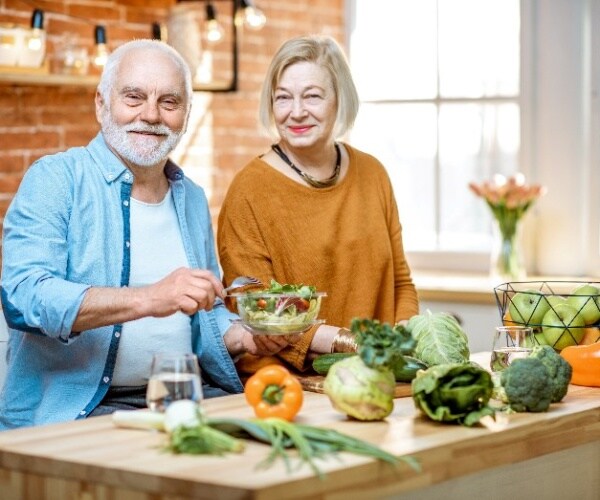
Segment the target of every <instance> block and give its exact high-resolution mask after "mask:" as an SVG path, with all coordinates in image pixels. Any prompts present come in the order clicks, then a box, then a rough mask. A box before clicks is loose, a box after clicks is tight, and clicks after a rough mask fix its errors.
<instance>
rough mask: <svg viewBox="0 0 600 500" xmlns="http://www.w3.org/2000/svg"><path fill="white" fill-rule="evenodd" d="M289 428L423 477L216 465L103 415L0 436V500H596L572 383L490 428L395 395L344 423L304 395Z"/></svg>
mask: <svg viewBox="0 0 600 500" xmlns="http://www.w3.org/2000/svg"><path fill="white" fill-rule="evenodd" d="M488 356H489V354H488ZM204 406H205V409H206V411H207V412H208V413H209V414H210V415H219V416H230V417H238V418H248V417H251V416H252V414H251V409H250V408H249V407H248V406H247V405H246V403H245V401H244V398H243V396H242V395H236V396H228V397H224V398H218V399H211V400H207V401H205V402H204ZM297 422H301V423H308V424H313V425H318V426H324V427H335V428H336V429H337V430H339V431H341V432H344V433H347V434H351V435H353V436H356V437H360V438H362V439H365V440H367V441H370V442H372V443H375V444H377V445H380V446H382V447H383V448H385V449H386V450H388V451H390V452H392V453H394V454H396V455H398V456H400V455H411V456H413V457H415V458H416V459H418V460H419V462H420V463H421V467H422V470H421V472H415V471H413V470H412V469H410V468H409V467H408V466H407V465H405V464H401V465H400V466H399V467H398V468H394V467H392V466H389V465H387V464H384V463H381V462H377V461H374V460H372V459H369V458H365V457H359V456H355V455H350V454H342V455H340V457H339V459H330V460H328V461H325V462H320V466H321V467H322V469H323V471H324V472H325V473H326V477H325V479H320V478H319V477H318V476H316V475H315V474H314V473H313V472H312V471H311V470H310V469H309V468H308V467H302V468H300V469H299V470H295V471H293V472H292V473H289V472H287V471H286V469H285V466H284V464H283V463H281V462H280V461H278V462H276V463H275V464H274V465H273V466H272V467H271V468H269V469H266V470H257V469H256V464H257V463H259V462H260V461H262V460H264V458H265V457H266V456H267V454H268V451H269V448H268V447H267V446H265V445H262V444H258V443H254V442H249V444H248V446H247V448H246V450H245V451H244V453H242V454H230V455H227V456H224V457H213V456H187V455H186V456H183V455H180V456H174V455H170V454H168V453H166V452H164V451H162V450H161V445H162V444H163V443H164V439H165V436H164V435H163V434H162V433H159V432H156V431H145V430H134V429H121V428H116V427H114V426H113V424H112V421H111V418H110V417H97V418H91V419H88V420H81V421H75V422H69V423H61V424H54V425H49V426H41V427H35V428H29V429H18V430H13V431H5V432H0V491H2V498H7V499H8V498H35V499H36V500H43V499H45V498H48V499H50V498H118V499H129V498H132V499H134V498H135V499H138V500H141V499H148V500H149V499H153V500H156V499H175V498H177V499H180V498H192V497H193V498H206V499H214V498H219V499H246V498H248V499H249V498H255V499H278V500H279V499H284V498H311V499H314V498H330V499H341V498H343V499H344V500H349V499H352V498H362V499H364V498H370V499H371V498H381V497H385V498H392V497H394V496H397V495H400V494H402V498H410V499H413V498H414V499H417V498H428V499H431V498H438V496H436V491H437V492H438V493H437V494H439V498H445V499H447V498H460V497H461V496H462V497H463V498H465V497H464V495H465V494H473V495H475V494H482V493H485V492H486V491H489V488H493V485H494V484H497V482H498V481H499V480H502V477H505V478H506V477H510V481H508V482H507V484H506V485H505V486H503V495H504V496H503V498H507V497H508V498H512V499H513V500H514V499H516V498H526V496H525V495H526V494H535V495H534V497H535V498H554V497H553V496H544V495H543V494H542V495H541V496H540V493H544V491H549V492H550V493H551V492H554V493H555V494H557V493H561V494H563V496H561V497H559V496H556V498H578V499H588V498H589V499H590V500H591V499H594V500H595V499H597V498H598V493H599V492H600V478H599V475H598V474H597V472H598V470H600V388H588V387H578V386H571V387H570V389H569V393H568V394H567V396H566V397H565V399H564V401H563V402H562V403H559V404H553V405H552V407H551V409H550V410H549V411H548V412H546V413H539V414H512V415H509V416H505V417H504V418H503V419H502V420H501V421H499V422H498V423H497V424H496V425H495V426H494V427H493V428H492V429H489V428H485V427H475V428H466V427H460V426H454V425H447V424H446V425H443V424H436V423H433V422H431V421H429V420H427V419H425V418H424V417H422V416H420V415H419V414H418V412H417V411H416V410H415V408H414V405H413V402H412V399H411V398H410V397H405V398H400V399H396V400H395V407H394V412H393V413H392V415H390V417H388V418H387V419H386V420H385V421H383V422H374V423H365V422H357V421H350V420H347V419H346V418H345V416H344V415H342V414H340V413H337V412H335V411H334V410H333V409H332V407H331V404H330V402H329V400H328V398H327V397H326V396H324V395H321V394H315V393H306V399H305V404H304V407H303V409H302V411H301V413H300V415H299V416H298V417H297ZM524 464H527V467H523V465H524ZM574 467H575V470H573V468H574ZM511 468H515V469H514V470H512V469H511ZM536 471H537V472H536ZM553 471H560V474H559V473H558V472H556V473H554V472H553ZM536 474H537V475H538V476H540V477H537V476H536ZM565 474H566V476H565ZM507 475H508V476H507ZM519 478H521V479H519ZM555 483H556V484H555ZM449 485H452V487H451V488H449ZM524 485H525V486H524ZM496 487H497V486H496ZM557 488H559V489H558V490H557ZM565 488H568V490H566V489H565ZM511 491H514V492H515V494H512V496H511V494H510V492H511ZM565 491H568V492H569V494H574V493H576V494H577V495H576V496H569V495H566V496H565V495H564V493H565ZM465 492H466V493H465ZM519 493H521V494H522V496H520V495H519ZM515 495H516V496H515ZM486 496H487V495H486ZM473 498H475V497H473ZM492 498H494V497H493V496H492Z"/></svg>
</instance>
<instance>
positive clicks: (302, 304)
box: [231, 282, 327, 335]
mask: <svg viewBox="0 0 600 500" xmlns="http://www.w3.org/2000/svg"><path fill="white" fill-rule="evenodd" d="M275 285H277V286H275ZM274 290H276V291H274ZM326 295H327V294H325V293H324V292H316V291H315V289H314V287H310V286H306V285H300V286H295V285H279V284H278V283H275V284H273V282H272V283H271V287H270V288H269V289H267V290H262V291H248V292H242V293H232V294H231V297H234V298H235V299H236V303H237V310H238V314H239V316H240V319H239V320H238V321H239V323H241V324H242V326H244V328H246V329H247V330H248V331H250V332H252V333H253V334H255V335H290V334H295V333H302V332H305V331H306V330H308V329H309V328H310V327H311V326H313V325H317V324H320V323H323V322H324V320H320V319H318V316H319V310H320V308H321V300H322V299H323V297H325V296H326Z"/></svg>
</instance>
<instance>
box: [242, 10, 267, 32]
mask: <svg viewBox="0 0 600 500" xmlns="http://www.w3.org/2000/svg"><path fill="white" fill-rule="evenodd" d="M244 18H245V19H244V24H245V25H246V26H247V27H248V28H250V29H253V30H259V29H261V28H262V27H263V26H264V25H265V23H266V22H267V18H266V17H265V15H264V14H263V12H262V10H260V9H257V8H256V7H246V9H245V10H244Z"/></svg>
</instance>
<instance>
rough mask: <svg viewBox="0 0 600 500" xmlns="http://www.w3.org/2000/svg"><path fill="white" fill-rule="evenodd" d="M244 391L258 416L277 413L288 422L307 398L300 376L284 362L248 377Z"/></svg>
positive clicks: (276, 415)
mask: <svg viewBox="0 0 600 500" xmlns="http://www.w3.org/2000/svg"><path fill="white" fill-rule="evenodd" d="M244 394H245V396H246V401H247V402H248V404H250V406H252V407H253V408H254V414H255V415H256V416H257V417H258V418H269V417H277V418H282V419H284V420H287V421H289V422H291V421H292V420H293V419H294V417H295V416H296V414H297V413H298V412H299V411H300V408H301V407H302V402H303V400H304V393H303V392H302V385H300V382H299V380H298V379H297V378H296V377H294V375H292V374H291V373H290V372H289V371H288V370H287V368H285V367H284V366H281V365H268V366H264V367H263V368H261V369H260V370H258V371H257V372H256V373H255V374H254V375H252V376H251V377H250V378H249V379H248V380H247V382H246V385H245V387H244Z"/></svg>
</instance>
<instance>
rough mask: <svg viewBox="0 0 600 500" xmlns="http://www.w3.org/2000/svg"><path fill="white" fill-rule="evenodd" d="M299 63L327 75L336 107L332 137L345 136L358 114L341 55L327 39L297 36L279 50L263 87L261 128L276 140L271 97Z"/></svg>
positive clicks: (351, 85)
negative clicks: (287, 74)
mask: <svg viewBox="0 0 600 500" xmlns="http://www.w3.org/2000/svg"><path fill="white" fill-rule="evenodd" d="M298 62H311V63H315V64H318V65H319V66H321V67H322V68H324V69H326V70H327V71H328V73H329V76H330V78H331V82H332V85H333V89H334V91H335V96H336V104H337V116H336V120H335V121H336V125H335V129H334V136H335V138H338V137H340V136H342V135H344V134H345V133H346V132H347V131H348V130H350V129H351V128H352V125H354V120H355V119H356V115H357V113H358V106H359V101H358V92H357V91H356V87H355V86H354V81H353V79H352V73H351V72H350V66H349V65H348V61H347V60H346V56H345V55H344V52H343V51H342V49H341V47H340V46H339V44H338V43H337V42H336V41H335V40H334V39H333V38H331V37H329V36H317V35H307V36H299V37H295V38H291V39H290V40H288V41H286V42H285V43H284V44H283V45H282V46H281V47H280V48H279V50H278V51H277V53H276V54H275V56H274V57H273V60H272V61H271V64H270V66H269V69H268V71H267V76H266V77H265V81H264V83H263V87H262V92H261V95H260V106H259V111H258V117H259V121H260V124H261V125H262V126H263V127H264V129H265V130H266V131H267V132H269V133H270V134H271V135H272V136H274V137H277V136H278V134H277V129H276V127H275V117H274V115H273V94H274V91H275V88H276V87H277V84H278V82H279V80H280V78H281V75H282V74H283V72H284V71H285V70H286V69H287V68H288V67H289V66H291V65H293V64H296V63H298Z"/></svg>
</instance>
